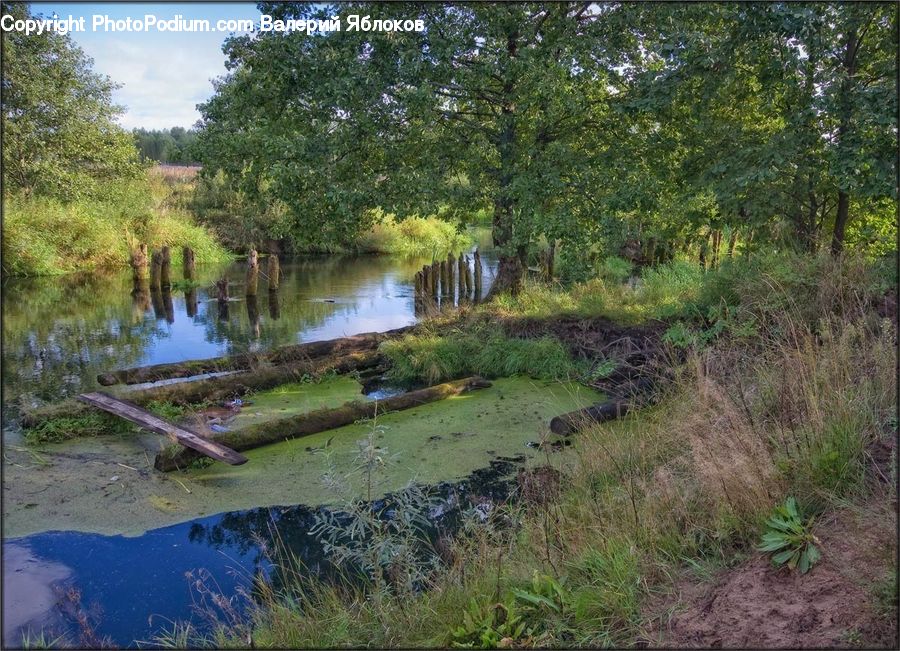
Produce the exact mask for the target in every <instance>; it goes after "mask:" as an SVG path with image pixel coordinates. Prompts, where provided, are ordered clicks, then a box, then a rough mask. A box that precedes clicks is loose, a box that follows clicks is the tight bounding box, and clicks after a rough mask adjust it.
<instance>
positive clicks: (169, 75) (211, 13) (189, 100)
mask: <svg viewBox="0 0 900 651" xmlns="http://www.w3.org/2000/svg"><path fill="white" fill-rule="evenodd" d="M31 12H32V13H33V14H43V15H44V16H45V17H51V16H52V15H53V13H54V12H55V13H57V14H58V15H59V17H60V18H65V17H67V16H69V15H72V16H74V17H75V18H78V17H80V16H85V17H86V19H85V23H86V27H87V30H86V31H84V32H71V34H70V36H71V38H72V39H73V40H74V41H75V43H76V44H77V45H78V46H79V47H80V48H81V49H82V50H84V51H85V53H86V54H87V55H88V56H90V57H91V58H93V59H94V70H95V71H96V72H99V73H102V74H105V75H108V76H109V77H110V78H111V79H112V80H113V81H114V82H116V83H118V84H121V86H122V87H121V88H119V89H118V90H117V91H115V93H114V95H113V99H114V101H115V103H116V104H119V105H122V106H125V108H126V111H125V113H124V114H123V115H122V116H121V117H120V118H119V123H120V124H121V125H122V126H123V127H125V128H126V129H133V128H136V127H144V128H147V129H163V128H168V127H175V126H180V127H185V128H188V127H191V126H193V124H194V123H195V122H196V121H197V120H198V119H199V118H200V114H199V113H198V112H197V110H196V105H197V104H199V103H201V102H204V101H205V100H207V99H208V98H209V97H210V96H211V95H212V92H213V88H212V83H211V80H212V79H214V78H216V77H219V76H221V75H223V74H225V72H226V71H225V55H224V54H222V43H223V42H224V40H225V38H227V36H228V34H227V33H222V32H209V33H198V32H159V31H156V30H155V29H154V30H152V31H146V32H117V33H104V32H102V31H97V32H94V31H92V29H91V18H92V16H93V15H94V14H101V15H107V16H109V17H110V18H111V19H113V20H119V19H124V18H127V17H129V16H130V17H131V18H132V19H135V20H137V19H143V17H144V15H145V14H153V15H155V16H157V17H158V19H159V20H165V19H172V18H174V17H175V16H176V15H181V16H183V17H184V18H185V19H187V20H190V19H193V18H200V19H207V20H209V21H210V22H211V24H213V25H215V23H216V21H217V20H220V19H230V18H234V19H239V18H244V19H246V18H249V19H253V20H257V19H258V18H259V11H258V10H257V8H256V5H255V4H253V3H244V2H241V3H237V2H235V3H215V4H214V3H187V2H185V3H180V2H179V3H156V4H132V3H67V2H34V3H32V4H31Z"/></svg>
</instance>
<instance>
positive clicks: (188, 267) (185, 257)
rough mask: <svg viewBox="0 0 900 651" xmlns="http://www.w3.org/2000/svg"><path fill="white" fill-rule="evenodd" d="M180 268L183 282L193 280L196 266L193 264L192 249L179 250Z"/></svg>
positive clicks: (187, 247)
mask: <svg viewBox="0 0 900 651" xmlns="http://www.w3.org/2000/svg"><path fill="white" fill-rule="evenodd" d="M181 266H182V273H183V274H184V279H185V280H194V277H195V275H196V264H195V263H194V249H192V248H191V247H189V246H186V247H184V248H182V249H181Z"/></svg>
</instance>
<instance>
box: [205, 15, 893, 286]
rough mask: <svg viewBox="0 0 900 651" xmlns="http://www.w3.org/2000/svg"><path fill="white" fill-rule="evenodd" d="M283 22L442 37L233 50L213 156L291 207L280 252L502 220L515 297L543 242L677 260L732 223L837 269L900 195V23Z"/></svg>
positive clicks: (210, 108) (668, 18)
mask: <svg viewBox="0 0 900 651" xmlns="http://www.w3.org/2000/svg"><path fill="white" fill-rule="evenodd" d="M260 9H261V11H262V12H264V13H268V14H271V15H273V16H275V17H276V18H281V19H287V18H306V19H309V18H319V19H325V18H327V17H330V16H341V17H342V18H344V19H345V18H346V16H348V15H350V14H358V15H369V14H371V15H372V17H373V18H380V19H403V20H420V21H422V23H423V25H424V30H423V31H420V32H396V31H392V32H377V31H359V30H355V31H348V30H347V29H346V26H347V23H346V20H343V21H342V22H343V24H344V28H343V29H342V30H340V31H332V32H325V33H321V34H314V35H308V34H306V33H305V32H265V33H260V34H258V35H255V36H253V37H250V36H245V37H237V38H232V39H230V40H229V41H227V42H226V45H225V52H226V54H227V56H228V67H229V70H230V72H229V74H228V75H227V76H225V77H224V78H222V79H220V80H219V81H218V82H217V84H216V92H215V95H214V96H213V97H212V98H211V99H210V100H209V101H208V102H206V103H205V104H203V105H201V107H200V109H201V113H202V116H203V117H202V120H201V123H200V127H201V132H200V137H199V143H198V149H197V151H198V157H199V158H200V159H201V161H202V163H203V164H204V166H205V168H206V172H207V173H215V172H216V171H218V170H222V171H224V172H225V173H226V175H227V176H228V178H229V179H230V182H231V183H233V184H234V187H235V189H237V190H240V192H241V193H242V194H243V196H245V197H247V198H249V200H251V201H257V202H259V203H260V204H261V205H271V204H272V203H277V204H278V205H280V206H281V207H283V210H282V211H280V212H279V214H280V215H281V217H280V218H279V219H278V220H276V221H275V222H274V223H273V224H272V225H271V228H272V230H273V231H274V232H273V233H272V234H273V236H290V237H292V238H294V239H295V240H297V241H300V242H316V241H319V240H327V239H340V238H341V237H344V236H346V235H348V234H350V233H352V232H355V231H356V230H358V229H360V228H364V227H366V226H367V225H368V223H367V220H368V219H370V218H371V217H370V216H369V215H370V214H371V213H370V212H368V211H369V210H370V209H372V208H375V207H382V208H385V209H387V210H391V211H393V212H395V213H398V214H399V215H401V216H402V215H410V214H416V213H423V212H428V213H437V214H442V215H447V216H456V217H462V218H463V219H465V218H466V216H467V215H471V214H472V213H474V212H475V211H476V210H478V209H483V208H489V209H490V210H492V211H493V238H494V242H495V244H496V245H497V247H498V248H499V250H500V254H501V259H500V274H499V280H498V283H497V285H496V288H497V289H498V290H501V291H502V290H505V289H512V290H515V289H516V288H517V286H518V284H519V281H520V279H521V276H522V269H523V265H524V263H525V261H526V258H527V255H528V252H529V248H530V247H531V246H532V245H533V244H534V243H535V242H536V241H537V240H538V239H539V238H541V237H545V238H547V239H548V240H550V241H553V242H555V241H557V240H561V241H562V242H564V243H566V242H569V243H570V244H571V245H573V246H584V245H585V244H594V243H599V245H600V246H603V247H606V248H607V249H609V250H613V251H615V250H616V248H617V247H619V246H621V245H622V244H623V243H624V242H626V241H627V240H628V239H629V238H636V239H638V240H642V241H644V242H646V241H648V240H650V241H657V240H658V241H662V242H665V243H666V244H667V246H668V247H669V249H671V248H672V247H674V246H690V245H692V244H694V243H696V241H697V240H698V238H699V239H703V238H705V237H706V236H707V235H709V234H711V233H721V230H722V229H723V228H728V229H729V230H730V231H731V232H732V234H733V237H736V235H737V233H738V232H741V233H743V234H744V237H745V238H746V239H748V240H749V239H750V238H751V237H752V236H753V234H754V233H755V234H756V236H757V241H760V240H761V239H766V238H768V239H772V240H776V241H784V242H787V243H789V244H790V245H791V246H799V247H803V248H808V249H813V248H815V247H816V246H817V245H818V244H819V243H820V242H821V239H822V234H823V232H826V231H827V232H829V234H830V235H831V239H832V240H833V244H832V248H833V249H834V250H835V251H836V252H837V251H839V250H840V248H841V247H842V245H843V240H844V237H845V231H846V228H847V224H848V223H850V222H851V220H850V217H851V208H852V209H853V212H854V213H856V215H858V216H859V218H860V219H859V222H860V223H862V222H863V221H864V220H863V219H862V218H863V217H868V216H872V215H875V214H876V213H877V212H878V211H877V208H878V206H879V205H883V202H884V201H885V200H888V201H889V200H893V199H896V186H895V181H894V179H895V152H896V149H895V147H896V134H897V124H896V72H897V71H896V63H895V62H896V40H895V39H894V38H893V36H894V34H895V29H896V7H895V6H893V5H888V4H865V5H852V6H851V5H848V4H809V5H807V4H797V3H759V4H754V3H749V4H748V3H716V4H706V3H702V4H672V5H666V4H663V5H660V4H650V3H622V4H616V3H604V4H596V3H585V2H567V3H566V2H563V3H515V4H512V3H510V4H483V3H473V4H446V3H440V4H438V3H421V4H411V3H397V4H370V3H348V4H339V5H335V6H330V5H282V4H279V3H271V4H269V3H262V4H261V5H260ZM879 202H882V203H881V204H880V203H879ZM854 218H855V217H854ZM882 219H883V217H882ZM732 244H733V242H732Z"/></svg>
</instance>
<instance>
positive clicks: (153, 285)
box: [150, 251, 162, 291]
mask: <svg viewBox="0 0 900 651" xmlns="http://www.w3.org/2000/svg"><path fill="white" fill-rule="evenodd" d="M161 269H162V254H161V253H160V252H159V251H154V252H153V253H152V254H151V255H150V289H151V290H157V291H159V288H160V282H161V280H160V273H161Z"/></svg>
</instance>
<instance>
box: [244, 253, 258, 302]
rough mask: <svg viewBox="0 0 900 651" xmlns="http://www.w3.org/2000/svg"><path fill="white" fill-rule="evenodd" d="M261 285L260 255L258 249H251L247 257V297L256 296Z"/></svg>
mask: <svg viewBox="0 0 900 651" xmlns="http://www.w3.org/2000/svg"><path fill="white" fill-rule="evenodd" d="M258 284H259V254H258V253H257V252H256V249H250V254H249V255H248V256H247V292H246V294H247V296H256V289H257V285H258Z"/></svg>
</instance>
